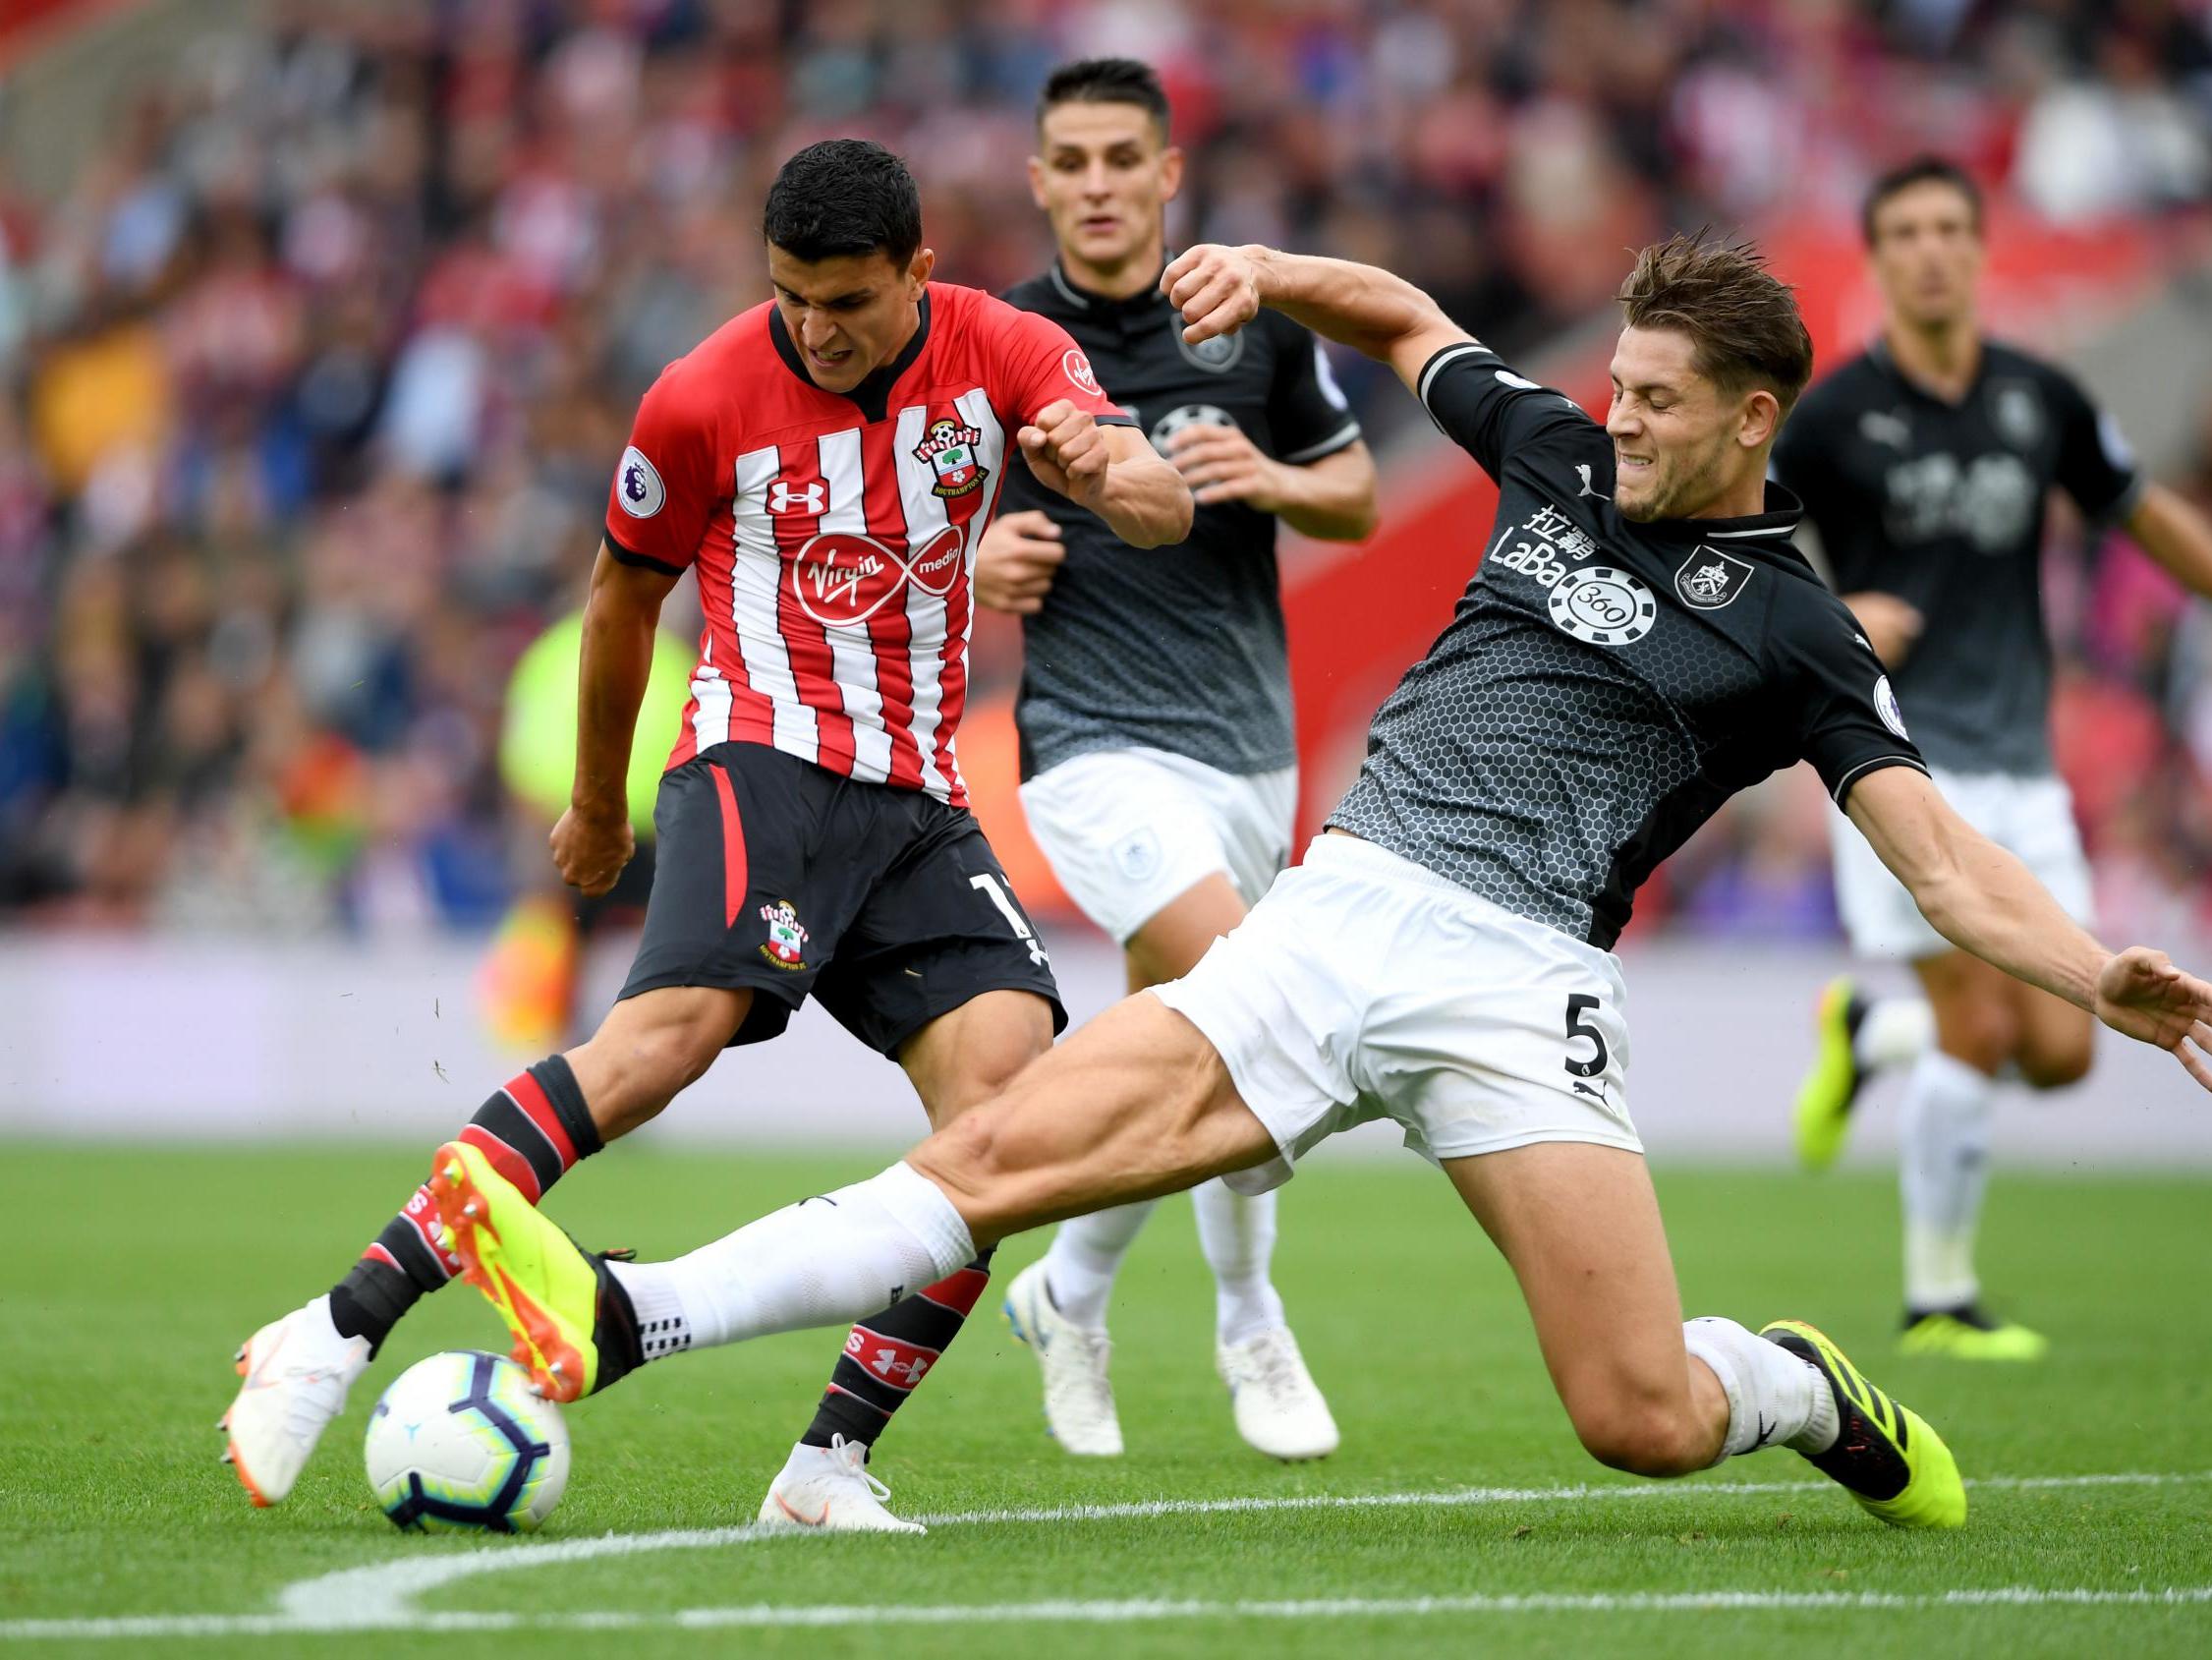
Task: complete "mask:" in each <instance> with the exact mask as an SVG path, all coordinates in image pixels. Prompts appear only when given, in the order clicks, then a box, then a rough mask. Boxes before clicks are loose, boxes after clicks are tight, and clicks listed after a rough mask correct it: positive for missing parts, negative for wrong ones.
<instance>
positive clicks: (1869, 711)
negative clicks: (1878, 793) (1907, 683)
mask: <svg viewBox="0 0 2212 1660" xmlns="http://www.w3.org/2000/svg"><path fill="white" fill-rule="evenodd" d="M1776 611H1777V614H1776V618H1775V622H1774V625H1773V626H1774V635H1773V644H1774V648H1775V651H1776V655H1777V657H1778V658H1780V667H1781V669H1782V672H1783V673H1784V675H1785V676H1786V677H1787V682H1788V684H1789V685H1790V687H1791V689H1792V691H1793V693H1794V696H1795V700H1796V736H1797V753H1798V755H1799V756H1801V757H1802V758H1803V759H1804V760H1806V761H1809V762H1811V763H1812V765H1813V770H1814V771H1815V772H1817V773H1819V774H1820V781H1821V782H1822V783H1824V784H1826V785H1827V786H1828V793H1829V795H1830V796H1832V797H1833V798H1834V799H1835V802H1836V805H1837V806H1839V807H1841V806H1842V805H1843V799H1844V797H1845V796H1846V795H1848V794H1849V793H1850V787H1851V785H1852V784H1853V783H1855V782H1856V781H1857V780H1858V779H1860V778H1863V777H1864V776H1866V774H1867V773H1874V772H1879V771H1880V770H1881V769H1883V768H1884V767H1910V768H1913V769H1915V770H1916V771H1918V772H1922V773H1925V772H1926V771H1927V770H1928V768H1927V764H1926V763H1925V762H1923V761H1922V760H1921V759H1920V750H1919V748H1918V746H1917V745H1915V744H1914V743H1913V741H1912V738H1911V735H1910V733H1908V732H1907V731H1906V730H1905V724H1904V714H1903V712H1902V711H1901V710H1900V709H1899V707H1898V698H1897V693H1896V692H1895V691H1893V690H1892V689H1891V687H1890V677H1889V675H1888V674H1887V673H1885V672H1884V671H1883V668H1882V661H1881V659H1880V658H1877V657H1876V656H1875V655H1874V648H1873V647H1872V646H1870V645H1868V644H1867V641H1866V636H1865V635H1863V634H1861V633H1860V632H1859V628H1858V624H1857V622H1856V621H1854V620H1853V619H1852V617H1851V613H1850V612H1849V610H1848V609H1846V608H1845V607H1844V605H1843V601H1840V600H1837V599H1836V598H1835V597H1834V596H1833V595H1831V594H1829V593H1828V592H1827V591H1826V590H1825V589H1816V588H1813V587H1811V586H1809V585H1804V586H1802V589H1801V592H1795V591H1793V592H1791V593H1789V594H1787V595H1786V596H1785V598H1784V600H1783V601H1782V602H1780V603H1778V605H1777V607H1776Z"/></svg>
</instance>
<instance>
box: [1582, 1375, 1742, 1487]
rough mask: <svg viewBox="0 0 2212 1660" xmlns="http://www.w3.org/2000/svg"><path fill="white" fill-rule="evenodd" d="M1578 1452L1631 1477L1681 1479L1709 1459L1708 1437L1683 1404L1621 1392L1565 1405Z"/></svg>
mask: <svg viewBox="0 0 2212 1660" xmlns="http://www.w3.org/2000/svg"><path fill="white" fill-rule="evenodd" d="M1569 1412H1570V1414H1571V1415H1572V1417H1573V1419H1574V1433H1575V1435H1576V1436H1577V1437H1579V1438H1580V1440H1581V1442H1582V1447H1583V1451H1585V1452H1586V1453H1588V1454H1589V1455H1590V1457H1592V1458H1593V1459H1595V1460H1598V1462H1600V1463H1601V1464H1604V1465H1605V1466H1606V1467H1607V1468H1609V1469H1617V1470H1625V1471H1626V1472H1627V1473H1628V1474H1630V1475H1686V1474H1687V1473H1689V1472H1690V1471H1691V1470H1694V1469H1701V1468H1703V1467H1704V1465H1705V1464H1706V1463H1707V1462H1708V1461H1709V1460H1710V1457H1711V1454H1712V1449H1711V1448H1710V1447H1707V1446H1705V1445H1704V1442H1705V1441H1706V1440H1709V1439H1710V1436H1709V1435H1708V1434H1707V1433H1706V1431H1705V1429H1704V1427H1703V1426H1701V1425H1699V1424H1698V1423H1696V1422H1695V1421H1694V1419H1693V1415H1692V1414H1691V1413H1690V1412H1689V1411H1688V1410H1687V1402H1672V1401H1666V1400H1662V1399H1660V1398H1658V1397H1656V1396H1651V1395H1644V1394H1641V1393H1628V1392H1623V1393H1621V1394H1618V1395H1615V1396H1612V1397H1610V1398H1608V1399H1606V1400H1604V1401H1600V1402H1582V1403H1578V1404H1575V1405H1572V1406H1570V1407H1569Z"/></svg>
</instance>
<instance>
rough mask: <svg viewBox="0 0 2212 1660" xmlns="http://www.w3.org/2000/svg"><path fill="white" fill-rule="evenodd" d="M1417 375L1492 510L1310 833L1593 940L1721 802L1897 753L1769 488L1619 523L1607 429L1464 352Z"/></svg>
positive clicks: (1868, 654) (1876, 680) (1901, 735)
mask: <svg viewBox="0 0 2212 1660" xmlns="http://www.w3.org/2000/svg"><path fill="white" fill-rule="evenodd" d="M1418 389H1419V391H1420V394H1421V401H1422V403H1423V404H1425V405H1426V406H1427V408H1428V411H1429V413H1430V415H1431V416H1432V417H1434V418H1435V420H1436V422H1437V425H1438V426H1440V427H1441V428H1443V429H1444V430H1445V432H1446V434H1447V435H1449V436H1450V437H1451V438H1452V439H1453V440H1454V441H1456V442H1457V443H1458V444H1459V445H1460V447H1462V448H1463V449H1465V450H1466V451H1467V452H1468V453H1469V454H1471V455H1472V456H1474V458H1475V459H1476V460H1477V461H1479V462H1480V463H1482V466H1483V469H1484V471H1486V472H1488V473H1489V474H1490V475H1491V476H1492V477H1493V478H1495V479H1497V481H1498V487H1499V503H1498V517H1497V520H1496V521H1495V522H1494V523H1493V525H1492V526H1491V531H1490V544H1489V548H1488V551H1487V552H1485V554H1484V555H1483V560H1482V565H1481V567H1480V568H1479V569H1478V570H1477V571H1476V572H1475V578H1474V581H1473V582H1471V583H1470V584H1469V585H1468V587H1467V591H1466V593H1465V594H1464V595H1462V596H1461V597H1460V600H1459V603H1458V606H1457V608H1456V609H1455V610H1454V611H1453V613H1452V617H1451V621H1450V622H1449V624H1447V625H1446V628H1445V631H1444V632H1443V634H1441V635H1439V636H1438V637H1437V642H1436V644H1435V645H1434V646H1432V647H1430V648H1429V653H1428V656H1426V657H1425V658H1422V659H1421V660H1420V661H1419V662H1417V663H1415V664H1414V665H1413V666H1412V667H1411V668H1410V669H1408V670H1407V671H1406V674H1405V678H1404V679H1402V680H1401V681H1399V682H1398V686H1397V690H1396V691H1394V692H1392V693H1391V694H1390V697H1389V699H1387V700H1386V701H1385V703H1384V704H1383V707H1382V708H1381V709H1380V710H1378V711H1377V712H1376V716H1375V722H1374V724H1373V725H1372V726H1371V727H1370V728H1369V730H1368V737H1367V760H1366V763H1365V765H1364V766H1362V767H1361V769H1360V774H1359V778H1358V780H1357V781H1356V782H1355V783H1354V784H1353V785H1352V787H1351V791H1350V793H1349V794H1347V795H1346V796H1345V797H1344V799H1343V800H1342V801H1341V802H1340V803H1338V805H1337V808H1336V811H1335V813H1334V814H1333V815H1332V817H1331V819H1330V823H1331V824H1332V825H1335V826H1338V827H1341V828H1342V829H1344V830H1350V831H1351V832H1352V833H1353V834H1355V835H1359V836H1364V837H1365V838H1366V839H1368V840H1370V841H1375V842H1379V843H1381V844H1382V845H1383V846H1385V847H1388V848H1390V850H1391V851H1392V852H1395V853H1398V854H1401V855H1402V856H1404V857H1405V858H1408V859H1412V860H1415V861H1416V862H1418V863H1420V864H1422V865H1425V866H1427V867H1428V868H1429V869H1430V870H1433V871H1436V872H1438V873H1440V874H1442V875H1444V876H1446V877H1449V878H1450V879H1451V880H1453V881H1454V882H1457V883H1459V884H1460V885H1461V886H1463V887H1468V888H1470V889H1472V890H1473V891H1474V892H1476V893H1478V894H1480V895H1481V896H1482V897H1483V898H1485V899H1488V900H1490V901H1491V902H1492V903H1494V904H1497V905H1500V906H1502V907H1503V908H1504V909H1505V910H1508V911H1511V912H1513V913H1514V914H1515V915H1517V916H1523V917H1527V918H1529V919H1530V920H1532V921H1535V922H1541V923H1544V924H1547V925H1548V926H1550V927H1553V928H1557V929H1559V930H1560V932H1561V933H1563V934H1567V935H1571V936H1572V937H1573V938H1575V939H1577V940H1582V941H1586V942H1588V943H1589V944H1593V945H1597V946H1601V947H1604V948H1609V949H1610V948H1611V946H1612V944H1613V943H1614V941H1615V939H1616V937H1617V936H1618V935H1619V933H1620V930H1621V928H1622V926H1623V925H1624V924H1625V923H1626V922H1627V920H1628V911H1629V905H1630V901H1631V899H1632V897H1633V895H1634V894H1635V891H1636V888H1637V887H1638V886H1640V885H1641V884H1642V882H1643V880H1644V879H1645V878H1646V877H1647V876H1649V875H1650V874H1651V872H1652V870H1653V869H1654V868H1655V867H1656V866H1657V865H1658V864H1659V862H1660V861H1661V860H1662V859H1664V858H1666V857H1667V855H1668V854H1670V853H1672V852H1673V850H1674V849H1675V848H1677V847H1679V846H1680V845H1681V844H1682V842H1683V841H1684V840H1686V839H1687V838H1688V836H1689V834H1690V832H1691V831H1692V830H1696V829H1697V827H1698V826H1699V825H1701V824H1703V823H1704V822H1705V821H1706V820H1707V819H1708V818H1710V817H1711V816H1712V815H1713V812H1714V810H1715V809H1716V808H1718V807H1719V806H1720V805H1721V803H1722V802H1723V801H1725V800H1727V799H1728V797H1729V796H1730V795H1732V794H1733V793H1734V792H1735V791H1737V790H1739V789H1742V788H1744V787H1746V786H1747V785H1750V784H1753V783H1756V782H1758V780H1759V779H1761V778H1763V777H1765V776H1766V775H1767V774H1768V773H1772V772H1774V771H1775V770H1776V769H1777V768H1781V767H1787V766H1788V765H1789V764H1790V763H1792V762H1795V761H1798V760H1806V761H1810V762H1811V763H1812V764H1813V765H1814V767H1816V768H1817V769H1819V772H1820V775H1821V778H1822V780H1823V781H1824V782H1825V783H1826V784H1827V785H1828V788H1829V791H1830V793H1831V794H1833V795H1834V796H1835V797H1836V799H1837V800H1838V801H1839V802H1841V801H1842V800H1843V797H1844V795H1845V793H1846V792H1847V791H1848V790H1849V789H1850V787H1851V784H1852V782H1853V781H1854V780H1855V779H1858V778H1860V777H1863V776H1864V775H1865V774H1866V773H1870V772H1873V771H1875V770H1876V769H1878V768H1882V767H1895V766H1905V767H1914V768H1917V767H1919V766H1920V757H1919V753H1918V752H1917V751H1916V750H1915V749H1914V748H1913V745H1912V742H1911V740H1910V739H1909V738H1907V737H1906V736H1905V729H1904V722H1903V720H1902V719H1901V718H1900V716H1899V715H1898V708H1897V700H1896V699H1895V698H1893V697H1892V696H1891V695H1890V688H1889V682H1888V681H1887V680H1886V679H1885V678H1884V677H1883V673H1882V665H1881V663H1879V662H1878V661H1877V660H1876V659H1875V657H1874V653H1873V650H1872V648H1870V647H1869V646H1868V645H1867V643H1866V641H1865V640H1864V639H1863V638H1862V637H1861V636H1860V634H1859V632H1858V627H1857V624H1856V623H1854V622H1853V621H1852V619H1851V614H1850V612H1849V611H1848V610H1846V609H1845V608H1844V607H1843V602H1842V601H1840V600H1838V599H1837V598H1836V597H1835V596H1834V595H1833V594H1831V593H1829V592H1828V590H1827V589H1826V588H1825V587H1823V586H1822V585H1821V581H1820V579H1819V577H1818V576H1816V575H1815V574H1814V572H1813V570H1812V567H1811V566H1809V565H1808V564H1806V563H1805V561H1804V559H1803V558H1802V557H1801V556H1800V555H1799V554H1798V553H1797V551H1796V550H1795V549H1794V548H1793V547H1791V546H1790V545H1789V533H1790V531H1791V529H1792V528H1793V527H1794V526H1795V525H1796V522H1797V517H1798V507H1797V503H1796V501H1795V500H1794V498H1792V497H1791V496H1790V495H1789V494H1788V492H1787V490H1784V489H1782V488H1780V487H1775V486H1769V487H1768V495H1767V509H1768V510H1767V511H1766V512H1764V513H1760V514H1758V515H1756V516H1754V517H1751V518H1745V519H1677V520H1665V521H1660V522H1657V523H1653V524H1642V525H1639V524H1633V523H1630V522H1629V521H1628V520H1625V519H1623V518H1622V517H1621V516H1620V515H1619V514H1618V513H1616V511H1615V510H1614V506H1613V502H1612V499H1611V498H1612V494H1613V476H1614V460H1613V444H1612V441H1611V440H1610V439H1609V438H1608V437H1607V436H1606V433H1605V429H1603V428H1601V427H1600V426H1598V424H1597V423H1596V422H1594V421H1592V420H1591V419H1590V418H1589V417H1588V416H1586V415H1584V414H1583V413H1582V411H1581V410H1580V409H1579V408H1577V407H1576V406H1575V405H1574V404H1573V403H1572V402H1571V401H1569V400H1568V399H1567V398H1565V397H1563V396H1561V395H1560V393H1558V392H1555V391H1551V390H1548V389H1546V388H1543V387H1540V386H1537V385H1536V384H1534V383H1533V382H1531V381H1528V380H1524V379H1522V378H1521V377H1520V376H1519V375H1517V374H1515V373H1513V372H1511V371H1510V370H1508V369H1506V368H1505V367H1504V366H1503V364H1501V363H1500V362H1499V361H1498V358H1497V356H1496V354H1494V353H1492V352H1490V351H1489V350H1487V349H1486V348H1484V347H1481V346H1477V345H1473V344H1461V345H1456V346H1449V347H1446V349H1445V350H1443V351H1441V352H1439V353H1438V354H1437V355H1436V356H1435V357H1434V358H1432V359H1430V361H1429V363H1428V366H1427V367H1426V368H1425V369H1424V370H1423V371H1422V373H1421V378H1420V382H1419V388H1418Z"/></svg>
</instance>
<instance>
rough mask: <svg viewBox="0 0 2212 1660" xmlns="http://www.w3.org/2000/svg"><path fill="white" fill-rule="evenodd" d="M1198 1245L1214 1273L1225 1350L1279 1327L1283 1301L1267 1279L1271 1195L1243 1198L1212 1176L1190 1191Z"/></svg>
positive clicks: (1271, 1253)
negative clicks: (1196, 1219) (1212, 1178)
mask: <svg viewBox="0 0 2212 1660" xmlns="http://www.w3.org/2000/svg"><path fill="white" fill-rule="evenodd" d="M1190 1201H1191V1207H1192V1209H1193V1210H1194V1211H1196V1212H1197V1215H1198V1245H1199V1249H1200V1250H1202V1251H1204V1252H1205V1253H1206V1266H1207V1267H1209V1268H1211V1269H1212V1270H1213V1271H1214V1333H1215V1338H1216V1340H1217V1341H1218V1342H1219V1343H1220V1344H1221V1345H1223V1346H1224V1347H1225V1346H1227V1345H1230V1344H1239V1343H1244V1342H1246V1341H1247V1340H1249V1339H1251V1338H1256V1337H1258V1336H1259V1335H1260V1334H1261V1333H1262V1332H1267V1331H1273V1330H1274V1329H1275V1328H1276V1327H1277V1326H1280V1325H1282V1324H1283V1318H1282V1298H1281V1297H1280V1296H1279V1295H1278V1294H1277V1293H1276V1288H1275V1283H1274V1281H1272V1280H1271V1279H1269V1277H1268V1265H1269V1264H1270V1262H1272V1261H1273V1260H1274V1257H1275V1205H1276V1196H1275V1194H1273V1193H1261V1194H1257V1195H1255V1196H1253V1197H1250V1198H1247V1197H1246V1196H1245V1195H1244V1194H1242V1193H1232V1192H1230V1191H1229V1190H1228V1188H1227V1187H1225V1186H1224V1185H1222V1183H1221V1180H1220V1178H1219V1176H1217V1177H1216V1178H1215V1179H1214V1180H1212V1181H1205V1182H1201V1183H1199V1185H1198V1186H1196V1187H1194V1188H1192V1189H1191V1195H1190Z"/></svg>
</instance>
